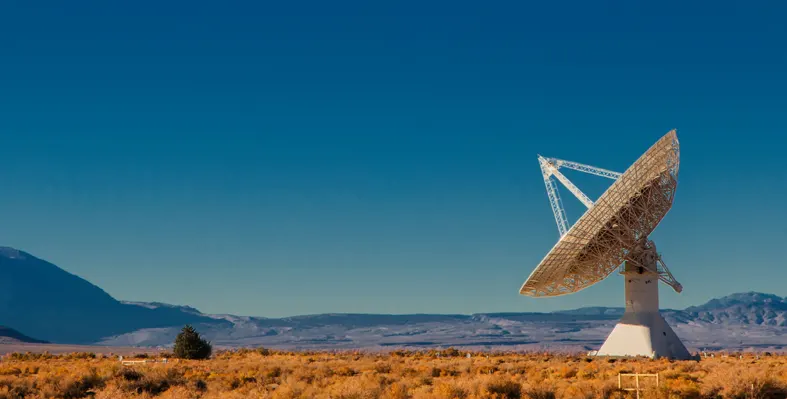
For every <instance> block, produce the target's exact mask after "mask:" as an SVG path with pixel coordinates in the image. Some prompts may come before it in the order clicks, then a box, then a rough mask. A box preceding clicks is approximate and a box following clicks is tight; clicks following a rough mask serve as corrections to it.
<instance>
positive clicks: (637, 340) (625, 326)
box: [596, 267, 692, 359]
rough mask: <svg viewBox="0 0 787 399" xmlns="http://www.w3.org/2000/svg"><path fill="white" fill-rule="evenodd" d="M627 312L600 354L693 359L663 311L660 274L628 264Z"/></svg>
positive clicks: (625, 274)
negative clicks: (661, 312) (659, 284)
mask: <svg viewBox="0 0 787 399" xmlns="http://www.w3.org/2000/svg"><path fill="white" fill-rule="evenodd" d="M621 274H623V277H624V278H625V279H626V282H625V286H626V312H625V313H624V314H623V317H622V318H621V319H620V322H619V323H618V324H617V325H616V326H615V328H614V329H613V330H612V333H610V334H609V337H607V340H606V341H605V342H604V345H602V346H601V349H599V350H598V352H596V356H646V357H652V358H660V357H666V358H670V359H691V358H692V356H691V354H690V353H689V351H688V350H687V349H686V347H685V346H684V345H683V343H682V342H680V339H679V338H678V336H677V335H675V332H674V331H672V328H670V326H669V325H668V324H667V322H666V321H665V320H664V318H663V317H662V316H661V314H660V313H659V288H658V282H659V276H658V274H656V273H653V272H650V271H648V270H646V269H645V270H643V269H642V268H635V267H631V268H627V269H625V271H624V272H622V273H621Z"/></svg>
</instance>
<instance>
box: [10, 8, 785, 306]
mask: <svg viewBox="0 0 787 399" xmlns="http://www.w3.org/2000/svg"><path fill="white" fill-rule="evenodd" d="M282 3H287V4H288V5H283V4H282ZM524 3H530V5H523V4H524ZM591 3H592V4H591ZM679 3H684V2H670V1H667V2H664V1H659V2H640V1H635V2H631V1H609V2H582V1H573V2H570V1H569V2H513V1H512V2H507V3H497V4H494V5H493V4H489V3H484V2H477V1H472V2H464V1H451V2H436V3H435V2H433V3H431V4H427V2H388V3H381V2H376V1H373V2H369V1H358V2H322V1H320V2H318V1H314V2H245V3H233V2H214V1H210V2H208V1H189V2H185V1H183V2H161V1H155V2H154V1H135V2H126V3H124V4H121V3H119V2H114V1H110V2H107V1H85V2H47V1H43V2H29V1H4V2H2V5H0V187H2V194H0V221H2V225H0V244H3V245H8V246H13V247H17V248H20V249H23V250H26V251H28V252H31V253H33V254H34V255H36V256H39V257H42V258H44V259H47V260H49V261H52V262H54V263H56V264H57V265H59V266H61V267H63V268H64V269H66V270H68V271H70V272H72V273H75V274H77V275H79V276H82V277H84V278H86V279H88V280H89V281H91V282H93V283H95V284H96V285H98V286H100V287H102V288H104V289H105V290H106V291H107V292H109V293H110V294H112V295H113V296H115V297H116V298H119V299H127V300H147V301H164V302H170V303H176V304H189V305H193V306H196V307H198V308H200V309H201V310H203V311H206V312H214V313H216V312H221V313H224V312H226V313H235V314H245V315H264V316H282V315H293V314H304V313H321V312H385V313H409V312H455V313H471V312H483V311H547V310H553V309H561V308H570V307H579V306H586V305H621V304H622V301H623V299H622V295H623V294H622V292H623V291H622V290H623V287H622V281H620V278H619V277H613V278H610V279H607V280H606V281H605V282H603V283H601V284H599V285H597V286H594V287H592V288H590V289H587V290H585V291H583V292H581V293H579V294H575V295H569V296H566V297H561V298H555V299H532V298H528V297H523V296H519V295H518V289H519V287H520V285H521V284H522V282H523V281H524V279H525V278H526V277H527V276H528V275H529V273H530V272H531V270H532V269H533V267H534V266H535V265H536V264H537V263H538V262H539V261H540V260H541V258H542V257H543V256H544V254H545V253H546V252H547V251H548V250H549V249H550V248H551V247H552V245H553V244H554V242H555V241H556V239H557V230H556V227H555V224H554V220H553V217H552V214H551V212H550V209H549V205H548V201H547V198H546V194H545V192H544V186H543V183H542V181H541V176H540V172H539V169H538V164H537V162H536V154H538V153H540V154H543V155H546V156H554V157H559V158H563V159H570V160H576V161H579V162H584V163H589V164H593V165H597V166H600V167H606V168H610V169H615V170H619V171H622V170H624V169H625V168H626V167H627V166H628V165H629V164H630V163H631V162H633V161H634V160H635V159H636V158H637V157H638V156H639V155H640V154H641V153H642V152H643V151H644V150H646V149H647V148H648V147H649V146H650V145H651V144H652V143H653V142H654V141H655V140H656V139H658V138H659V137H660V136H661V135H662V134H664V133H666V132H667V131H668V130H669V129H671V128H677V129H678V135H679V138H680V140H681V144H682V163H681V177H680V184H679V189H678V193H677V199H676V202H675V206H674V207H673V210H672V212H671V213H670V214H669V215H668V216H667V218H666V219H665V221H664V223H663V224H662V225H661V226H660V227H659V229H658V230H657V232H656V234H655V237H654V238H655V239H656V242H657V244H658V245H659V249H660V250H661V251H662V252H663V254H664V257H665V259H666V261H667V262H668V264H669V265H670V266H671V268H672V270H673V271H674V273H675V275H676V277H677V278H678V280H680V281H681V282H682V283H683V285H684V286H685V291H684V293H683V294H681V295H678V294H675V293H673V292H671V291H669V290H668V289H667V288H666V287H663V290H662V305H663V306H664V307H683V306H687V305H691V304H697V303H701V302H704V301H705V300H707V299H709V298H711V297H715V296H720V295H725V294H729V293H732V292H739V291H749V290H757V291H765V292H770V293H775V294H778V295H782V296H784V295H787V288H785V287H786V286H785V284H784V282H785V281H787V267H785V266H787V261H785V252H784V250H785V243H786V242H787V223H785V222H787V207H785V201H786V200H785V198H787V171H786V170H787V166H785V162H784V161H785V145H787V96H786V95H785V93H787V45H785V43H787V28H785V24H784V18H785V16H787V6H785V5H784V3H783V2H760V5H750V4H744V3H743V2H730V4H726V2H713V3H711V2H702V3H704V4H705V5H703V6H690V5H678V4H679ZM766 3H767V4H769V5H765V4H766ZM263 4H266V5H263ZM570 177H571V178H572V179H574V180H575V182H576V183H577V184H578V185H579V186H580V187H581V188H583V189H586V190H587V192H588V193H589V194H591V195H593V196H597V195H599V194H600V193H601V192H602V191H603V189H604V187H605V186H604V185H605V184H607V183H608V181H605V180H603V179H599V178H595V177H585V176H582V175H576V174H571V175H570ZM563 194H564V199H565V202H566V204H567V207H568V212H569V216H570V217H571V218H572V219H576V218H578V217H579V214H580V213H579V212H580V210H581V205H580V204H579V203H578V201H574V199H573V198H572V197H569V196H568V194H567V192H565V191H564V192H563Z"/></svg>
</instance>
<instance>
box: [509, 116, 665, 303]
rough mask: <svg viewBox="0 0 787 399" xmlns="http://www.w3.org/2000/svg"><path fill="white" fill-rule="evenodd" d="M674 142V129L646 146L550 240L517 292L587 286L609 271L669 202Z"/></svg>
mask: <svg viewBox="0 0 787 399" xmlns="http://www.w3.org/2000/svg"><path fill="white" fill-rule="evenodd" d="M679 164H680V145H679V143H678V137H677V134H676V133H675V130H672V131H670V132H669V133H667V134H666V135H664V137H662V138H661V139H659V141H657V142H656V144H654V145H653V146H652V147H650V149H648V151H646V152H645V153H644V154H643V155H642V156H641V157H640V158H639V159H637V161H636V162H634V164H632V165H631V166H630V167H629V168H628V169H627V170H626V172H625V173H623V175H621V176H620V177H619V178H618V179H617V180H616V181H615V182H614V183H612V185H611V186H610V187H609V188H608V189H607V191H606V192H604V194H603V195H602V196H601V198H599V199H598V201H596V202H595V203H594V204H593V207H591V208H590V209H588V210H587V212H585V214H584V215H582V217H581V218H579V220H578V221H577V222H576V223H575V224H574V225H573V226H572V227H571V228H570V229H569V230H568V232H567V233H566V234H565V235H564V236H563V237H562V238H561V239H560V241H558V242H557V244H555V246H554V247H553V248H552V250H551V251H549V253H548V254H547V256H546V257H544V259H543V260H542V261H541V263H539V265H538V267H536V269H535V270H533V273H531V274H530V277H528V279H527V281H525V284H523V285H522V288H521V289H520V290H519V293H520V294H523V295H528V296H534V297H543V296H558V295H565V294H570V293H573V292H577V291H579V290H582V289H584V288H587V287H589V286H591V285H593V284H595V283H597V282H599V281H601V280H603V279H604V278H606V277H607V276H609V274H610V273H612V272H613V271H614V270H615V269H616V268H617V267H618V266H620V264H622V263H623V261H624V260H626V255H627V254H628V253H629V252H631V251H632V250H633V249H635V248H637V245H639V244H641V243H642V240H647V237H648V235H650V233H651V232H653V230H654V229H655V228H656V226H657V225H658V224H659V222H661V219H662V218H664V215H666V214H667V212H668V211H669V210H670V208H671V207H672V201H673V199H674V198H675V189H676V188H677V185H678V167H679Z"/></svg>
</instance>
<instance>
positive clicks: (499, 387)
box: [486, 381, 522, 399]
mask: <svg viewBox="0 0 787 399" xmlns="http://www.w3.org/2000/svg"><path fill="white" fill-rule="evenodd" d="M486 390H487V392H489V394H490V395H491V396H492V397H493V398H499V399H519V398H521V397H522V386H521V385H519V384H517V383H516V382H514V381H496V382H492V383H490V384H489V385H487V387H486Z"/></svg>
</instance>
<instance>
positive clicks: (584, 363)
mask: <svg viewBox="0 0 787 399" xmlns="http://www.w3.org/2000/svg"><path fill="white" fill-rule="evenodd" d="M618 373H659V375H660V379H661V384H660V387H658V388H655V387H652V388H649V390H648V391H646V392H644V393H643V396H642V397H645V398H651V397H653V398H765V399H771V398H779V399H784V398H787V356H763V357H761V358H759V359H756V358H755V357H754V356H753V355H745V356H744V358H743V359H740V358H738V357H736V356H731V357H727V358H721V357H720V356H717V357H715V358H713V359H703V360H702V361H699V362H696V361H687V362H670V361H667V360H655V361H651V360H646V359H642V360H634V359H619V360H614V359H604V358H595V359H591V358H585V357H582V356H558V355H534V354H527V355H518V354H483V353H472V354H471V357H470V358H467V357H466V353H458V352H457V351H451V350H449V351H444V352H443V353H442V354H441V355H440V356H438V353H437V352H429V353H402V352H399V353H391V354H380V355H377V354H358V353H338V354H327V353H277V352H270V351H256V350H243V351H239V352H234V353H231V352H223V353H218V354H217V355H216V356H214V358H213V359H211V360H207V361H182V360H171V361H169V362H168V363H166V364H164V363H148V364H140V365H133V366H124V365H122V364H121V363H120V362H119V361H118V360H117V358H106V357H103V356H95V355H90V354H72V355H62V356H48V355H44V356H41V355H18V354H15V355H9V356H5V357H3V359H2V361H0V399H11V398H13V399H17V398H64V399H73V398H83V397H94V398H96V399H115V398H154V397H155V398H171V399H181V398H184V399H185V398H189V399H191V398H204V399H210V398H238V399H241V398H244V399H245V398H272V399H292V398H325V399H328V398H331V399H407V398H411V399H426V398H438V399H477V398H490V399H491V398H497V399H511V398H532V399H548V398H580V399H584V398H618V397H632V395H631V393H623V392H620V391H619V390H618V389H617V381H618ZM647 384H651V382H650V380H648V381H646V382H643V385H647ZM651 385H652V384H651ZM627 395H628V396H627Z"/></svg>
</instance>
